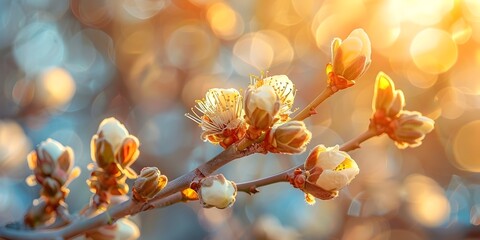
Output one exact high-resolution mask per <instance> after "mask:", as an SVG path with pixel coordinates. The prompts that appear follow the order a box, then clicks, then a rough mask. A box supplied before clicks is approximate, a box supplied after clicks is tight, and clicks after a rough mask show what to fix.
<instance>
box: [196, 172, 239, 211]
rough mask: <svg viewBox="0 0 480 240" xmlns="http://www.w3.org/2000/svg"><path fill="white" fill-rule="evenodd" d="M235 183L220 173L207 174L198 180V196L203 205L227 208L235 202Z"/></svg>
mask: <svg viewBox="0 0 480 240" xmlns="http://www.w3.org/2000/svg"><path fill="white" fill-rule="evenodd" d="M235 196H237V185H235V183H234V182H232V181H228V180H227V179H226V178H225V177H224V176H223V175H222V174H218V175H214V176H208V177H206V178H203V179H202V180H201V181H200V189H199V197H200V202H201V203H202V204H203V206H204V207H207V208H210V207H216V208H219V209H223V208H227V207H229V206H231V205H232V204H233V203H234V202H235Z"/></svg>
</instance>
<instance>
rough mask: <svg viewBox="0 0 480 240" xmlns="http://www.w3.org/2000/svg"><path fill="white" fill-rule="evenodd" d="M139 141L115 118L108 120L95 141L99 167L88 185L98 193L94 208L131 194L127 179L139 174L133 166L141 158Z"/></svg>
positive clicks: (92, 174) (93, 150)
mask: <svg viewBox="0 0 480 240" xmlns="http://www.w3.org/2000/svg"><path fill="white" fill-rule="evenodd" d="M138 146H139V141H138V139H137V138H136V137H135V136H133V135H130V134H129V133H128V130H127V129H126V128H125V126H124V125H123V124H121V123H120V122H119V121H118V120H117V119H115V118H106V119H104V120H103V121H102V122H101V123H100V126H99V127H98V131H97V134H95V135H94V136H93V137H92V140H91V155H92V156H91V157H92V160H93V161H94V162H95V163H96V164H95V165H91V166H90V167H91V168H93V169H92V170H93V171H92V173H91V176H90V179H89V180H87V184H88V186H89V187H90V191H92V192H93V193H94V196H93V197H92V204H93V205H94V206H97V207H99V206H100V205H102V204H108V203H109V200H110V195H116V196H118V195H125V194H127V193H128V185H127V184H126V183H125V181H126V179H127V178H130V179H133V178H136V177H137V174H136V173H135V171H134V170H133V169H131V168H130V166H131V165H132V164H133V163H134V162H135V160H137V158H138V155H139V153H140V152H139V150H138Z"/></svg>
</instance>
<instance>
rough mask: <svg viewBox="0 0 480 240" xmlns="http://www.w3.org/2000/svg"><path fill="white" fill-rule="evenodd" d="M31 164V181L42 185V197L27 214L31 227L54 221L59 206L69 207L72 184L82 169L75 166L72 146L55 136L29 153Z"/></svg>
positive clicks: (29, 162)
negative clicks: (69, 186)
mask: <svg viewBox="0 0 480 240" xmlns="http://www.w3.org/2000/svg"><path fill="white" fill-rule="evenodd" d="M27 159H28V166H29V168H30V169H31V170H33V175H31V176H29V177H28V178H27V184H28V185H30V186H33V185H35V184H39V185H40V186H41V190H40V198H39V199H37V200H35V202H34V203H35V204H34V205H33V206H32V207H31V208H30V209H29V211H28V212H27V214H26V215H25V219H24V220H25V223H26V224H27V225H29V226H31V227H35V226H38V225H42V224H48V223H51V222H52V221H53V220H54V219H55V217H56V215H57V211H59V209H60V208H61V209H66V204H65V198H66V197H67V196H68V193H69V190H68V188H67V186H68V184H69V183H70V182H71V181H72V180H73V179H75V178H76V177H78V175H79V174H80V169H79V168H78V167H75V168H74V167H73V165H74V157H73V151H72V149H71V148H70V147H68V146H67V147H66V146H63V145H62V144H60V143H59V142H57V141H55V140H53V139H50V138H49V139H47V140H46V141H43V142H41V143H40V144H39V145H38V147H37V148H36V149H35V150H34V151H32V152H31V153H30V154H29V155H28V157H27Z"/></svg>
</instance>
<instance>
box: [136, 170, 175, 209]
mask: <svg viewBox="0 0 480 240" xmlns="http://www.w3.org/2000/svg"><path fill="white" fill-rule="evenodd" d="M167 182H168V178H167V176H165V175H162V174H161V173H160V170H158V168H156V167H145V168H143V169H142V171H141V172H140V175H139V176H138V178H137V179H136V180H135V183H134V184H133V190H132V191H133V197H134V199H136V200H137V201H140V202H145V201H147V200H149V199H151V198H153V197H155V195H156V194H157V193H158V192H160V190H162V189H163V188H164V187H165V186H166V185H167Z"/></svg>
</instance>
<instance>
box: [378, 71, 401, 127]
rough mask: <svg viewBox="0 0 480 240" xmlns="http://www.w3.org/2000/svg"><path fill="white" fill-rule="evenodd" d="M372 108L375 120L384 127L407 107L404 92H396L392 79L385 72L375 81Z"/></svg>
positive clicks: (380, 73) (379, 74)
mask: <svg viewBox="0 0 480 240" xmlns="http://www.w3.org/2000/svg"><path fill="white" fill-rule="evenodd" d="M372 107H373V111H374V118H373V120H374V121H375V122H376V123H377V124H383V125H387V124H388V122H390V121H391V120H392V119H394V118H395V117H397V116H398V115H399V114H400V111H402V110H403V108H404V107H405V98H404V96H403V92H402V91H401V90H396V89H395V84H394V83H393V81H392V79H391V78H390V77H389V76H388V75H387V74H385V73H383V72H379V73H378V74H377V78H376V80H375V87H374V93H373V103H372Z"/></svg>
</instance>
